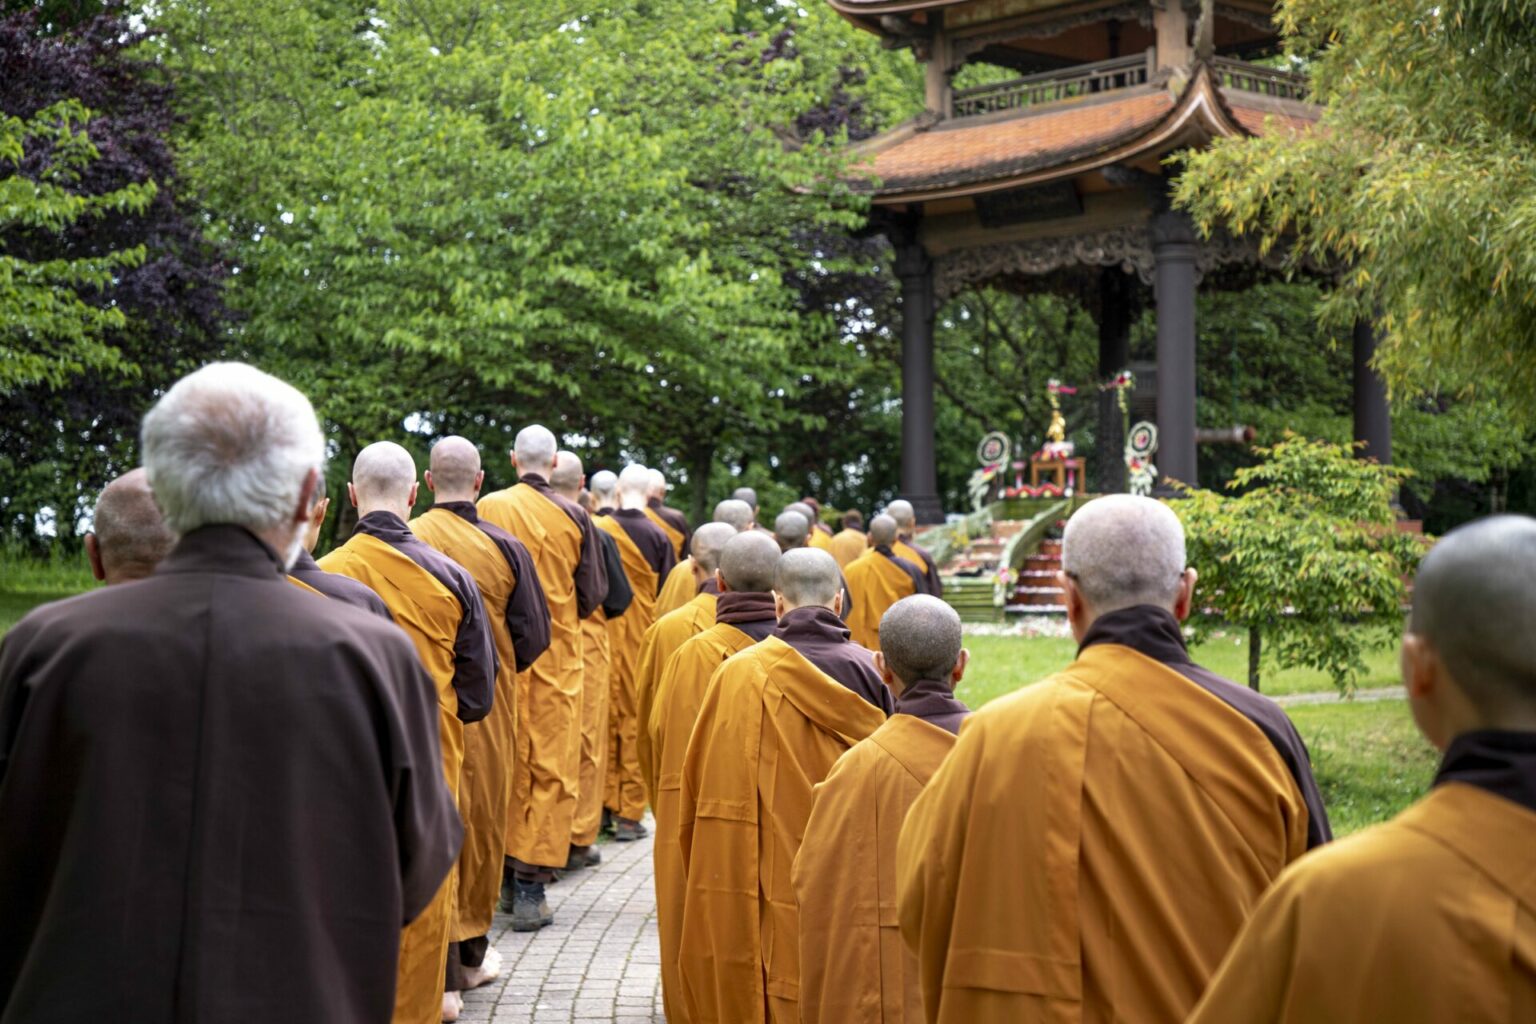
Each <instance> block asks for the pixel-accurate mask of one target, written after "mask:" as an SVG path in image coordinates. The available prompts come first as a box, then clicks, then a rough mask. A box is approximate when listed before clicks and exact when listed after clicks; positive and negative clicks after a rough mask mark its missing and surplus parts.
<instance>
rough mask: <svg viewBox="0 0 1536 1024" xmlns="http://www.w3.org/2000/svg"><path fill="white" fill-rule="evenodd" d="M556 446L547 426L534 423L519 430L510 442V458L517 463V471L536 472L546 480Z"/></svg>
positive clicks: (551, 467) (553, 436)
mask: <svg viewBox="0 0 1536 1024" xmlns="http://www.w3.org/2000/svg"><path fill="white" fill-rule="evenodd" d="M558 447H559V445H557V444H556V443H555V435H554V434H553V433H551V432H550V430H549V428H548V427H542V426H540V425H539V424H537V423H535V424H533V425H532V426H529V427H524V428H523V429H522V430H519V431H518V432H517V438H516V439H515V440H514V441H513V442H512V459H513V461H514V462H515V463H516V464H517V471H518V473H519V474H522V473H537V474H538V475H539V476H542V477H544V479H546V480H548V479H549V472H550V470H551V469H553V468H554V464H555V450H556V449H557V448H558Z"/></svg>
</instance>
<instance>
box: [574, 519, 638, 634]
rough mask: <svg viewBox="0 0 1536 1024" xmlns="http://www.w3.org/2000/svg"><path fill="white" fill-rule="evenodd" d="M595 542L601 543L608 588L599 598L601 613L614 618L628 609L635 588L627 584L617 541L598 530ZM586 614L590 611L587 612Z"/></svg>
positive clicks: (627, 580) (633, 597) (627, 578)
mask: <svg viewBox="0 0 1536 1024" xmlns="http://www.w3.org/2000/svg"><path fill="white" fill-rule="evenodd" d="M597 542H598V543H599V544H600V545H602V549H603V563H604V569H605V572H606V578H607V581H608V589H607V590H606V591H605V592H604V594H603V596H602V598H601V601H602V608H603V614H604V615H606V616H608V617H609V618H610V619H616V618H618V617H619V616H620V615H623V614H624V613H625V612H626V611H628V610H629V605H630V603H631V602H632V601H634V599H635V590H634V588H633V587H631V586H630V585H629V576H628V574H626V573H625V572H624V559H623V556H621V555H620V554H619V543H618V541H616V540H614V539H613V538H612V537H610V536H608V535H607V534H605V533H602V532H601V531H598V534H597ZM588 614H591V613H590V612H588ZM582 617H583V618H585V617H586V616H582Z"/></svg>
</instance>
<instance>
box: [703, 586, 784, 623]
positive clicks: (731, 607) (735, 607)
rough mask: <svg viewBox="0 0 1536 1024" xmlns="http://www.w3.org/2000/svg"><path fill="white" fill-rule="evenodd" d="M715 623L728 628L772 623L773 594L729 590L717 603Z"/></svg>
mask: <svg viewBox="0 0 1536 1024" xmlns="http://www.w3.org/2000/svg"><path fill="white" fill-rule="evenodd" d="M715 621H716V622H719V623H724V624H725V625H728V626H739V625H741V624H743V623H748V622H772V621H774V614H773V594H772V593H770V592H766V591H764V592H759V591H755V590H728V591H726V592H725V593H723V594H721V595H720V600H718V601H716V602H715Z"/></svg>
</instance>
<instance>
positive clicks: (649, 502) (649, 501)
mask: <svg viewBox="0 0 1536 1024" xmlns="http://www.w3.org/2000/svg"><path fill="white" fill-rule="evenodd" d="M645 507H646V508H653V509H655V510H656V511H658V512H660V511H661V510H662V509H663V508H665V507H666V504H665V503H664V502H663V501H662V500H661V499H660V498H646V499H645Z"/></svg>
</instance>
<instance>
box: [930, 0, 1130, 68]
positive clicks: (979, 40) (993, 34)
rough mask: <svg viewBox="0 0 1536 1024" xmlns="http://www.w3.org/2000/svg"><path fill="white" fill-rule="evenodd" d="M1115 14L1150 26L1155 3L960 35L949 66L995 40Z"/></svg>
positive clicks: (1038, 34) (1040, 35) (1057, 30)
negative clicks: (972, 34) (970, 34)
mask: <svg viewBox="0 0 1536 1024" xmlns="http://www.w3.org/2000/svg"><path fill="white" fill-rule="evenodd" d="M1112 18H1113V19H1117V20H1119V21H1139V22H1141V23H1142V24H1143V25H1145V26H1147V27H1148V28H1151V27H1152V7H1151V5H1149V4H1147V3H1146V0H1142V2H1141V3H1123V4H1117V5H1115V6H1114V7H1101V8H1099V9H1098V10H1095V11H1079V12H1078V13H1076V14H1067V15H1063V16H1061V17H1059V18H1051V19H1049V20H1047V21H1031V22H1024V23H1023V24H1015V25H1013V26H1004V27H1001V28H994V29H991V30H990V31H987V32H982V33H978V34H977V35H974V36H961V37H958V38H956V39H954V40H953V41H952V42H951V44H950V45H951V47H952V50H951V58H952V59H951V65H950V70H951V71H953V70H955V69H957V68H959V67H961V66H962V65H964V64H965V62H966V60H967V59H969V58H970V57H971V56H972V55H973V54H976V53H979V52H980V51H982V50H984V49H986V48H987V47H988V46H991V45H992V44H993V43H1007V42H1011V41H1012V40H1015V39H1048V38H1050V37H1051V36H1058V35H1061V33H1063V32H1067V31H1070V30H1072V29H1074V28H1079V27H1081V26H1083V25H1097V24H1100V23H1102V22H1106V21H1109V20H1110V19H1112Z"/></svg>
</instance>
